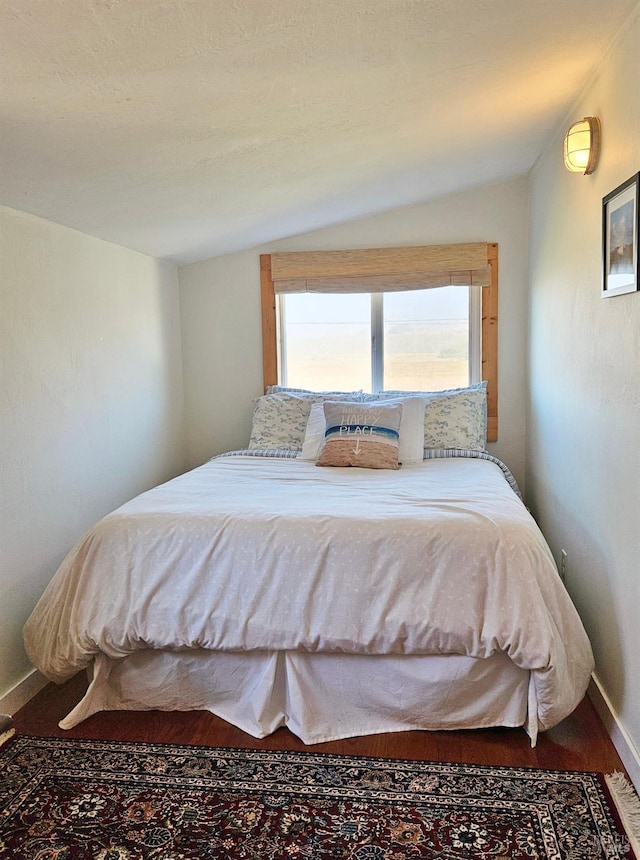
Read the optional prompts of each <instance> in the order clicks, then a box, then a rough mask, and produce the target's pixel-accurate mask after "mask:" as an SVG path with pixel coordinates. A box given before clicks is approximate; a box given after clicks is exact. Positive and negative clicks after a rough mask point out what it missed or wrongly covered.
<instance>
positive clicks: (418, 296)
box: [277, 286, 481, 391]
mask: <svg viewBox="0 0 640 860" xmlns="http://www.w3.org/2000/svg"><path fill="white" fill-rule="evenodd" d="M480 289H481V288H480V287H458V286H448V287H436V288H433V289H428V290H408V291H396V292H390V293H377V292H376V293H351V294H345V293H287V294H283V295H280V296H278V301H277V313H278V320H277V329H278V370H279V372H278V378H279V382H280V384H282V385H289V386H291V387H294V388H310V389H312V390H325V391H332V390H333V391H335V390H338V389H344V390H348V391H351V390H356V389H359V388H362V389H364V390H365V391H381V390H383V389H405V390H433V391H435V390H439V389H443V388H457V387H462V386H465V385H468V384H469V383H470V382H478V381H479V380H480V326H481V314H480Z"/></svg>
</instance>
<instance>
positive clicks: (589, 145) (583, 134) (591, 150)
mask: <svg viewBox="0 0 640 860" xmlns="http://www.w3.org/2000/svg"><path fill="white" fill-rule="evenodd" d="M599 157H600V120H599V119H598V117H597V116H585V118H584V119H583V120H581V121H580V122H574V124H573V125H572V126H571V128H570V129H569V131H568V132H567V133H566V134H565V136H564V166H565V167H566V168H567V170H571V171H572V172H573V173H585V174H586V173H593V171H594V170H595V169H596V167H597V165H598V158H599Z"/></svg>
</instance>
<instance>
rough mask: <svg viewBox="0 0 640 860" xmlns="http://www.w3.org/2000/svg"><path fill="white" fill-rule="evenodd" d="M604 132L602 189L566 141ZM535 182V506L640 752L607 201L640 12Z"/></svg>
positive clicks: (634, 396)
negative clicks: (577, 126)
mask: <svg viewBox="0 0 640 860" xmlns="http://www.w3.org/2000/svg"><path fill="white" fill-rule="evenodd" d="M589 115H597V116H599V117H600V118H601V121H602V158H601V161H600V165H599V167H598V169H597V170H596V172H595V173H594V174H593V175H591V176H582V175H580V174H569V173H568V172H567V171H566V170H564V168H563V166H562V155H561V153H562V134H563V132H564V130H565V127H568V126H569V125H570V124H571V123H572V122H575V121H576V120H577V119H582V117H583V116H589ZM565 127H563V129H561V130H559V132H558V134H557V136H556V139H555V140H554V141H553V144H552V146H551V147H550V148H549V149H548V151H547V152H546V154H545V156H544V157H543V158H542V159H541V161H540V163H539V164H538V165H537V166H536V168H535V169H534V171H533V173H532V176H531V191H530V194H531V203H530V206H531V236H530V265H531V274H530V278H531V285H530V293H531V299H530V334H529V341H530V358H529V363H530V392H531V400H530V406H529V414H528V435H529V441H528V452H527V498H528V501H529V503H530V504H531V506H532V510H533V513H534V514H535V515H536V517H537V519H538V521H539V522H540V524H541V527H542V530H543V532H544V533H545V535H546V536H547V538H548V540H549V542H550V544H551V548H552V550H553V551H554V553H555V555H556V559H558V558H559V555H560V551H561V549H563V548H564V549H565V550H566V551H567V553H568V575H567V583H568V588H569V591H570V592H571V594H572V596H573V598H574V600H575V602H576V604H577V606H578V609H579V611H580V613H581V615H582V618H583V619H584V622H585V625H586V627H587V630H588V633H589V635H590V637H591V641H592V643H593V647H594V651H595V656H596V664H597V668H596V672H597V676H598V678H599V681H600V683H601V685H602V687H603V689H604V692H605V694H606V696H607V697H608V698H609V700H610V702H611V704H612V705H613V709H614V711H615V712H617V714H618V716H619V719H620V724H621V727H622V729H623V731H626V732H627V734H628V736H629V738H630V739H631V741H632V743H633V745H634V746H635V748H636V750H638V749H640V672H639V671H638V665H639V664H638V661H639V655H640V623H639V622H640V294H638V293H634V294H631V295H623V296H617V297H611V298H601V296H600V286H601V265H602V263H601V205H602V198H603V197H604V196H605V195H606V194H607V193H608V192H609V191H611V190H613V189H614V188H615V187H617V186H618V185H619V184H620V183H622V182H624V181H625V180H626V179H628V178H629V177H630V176H631V175H632V174H634V173H636V172H637V171H638V170H640V20H639V17H638V11H636V14H635V16H634V17H633V18H632V20H631V22H630V26H629V27H628V28H626V29H625V31H624V32H623V33H622V35H621V36H620V37H619V38H618V40H617V42H616V44H615V45H614V47H613V49H612V51H611V52H610V53H609V55H608V56H607V57H606V58H605V61H604V62H603V63H602V64H601V66H600V70H599V73H598V74H597V76H596V77H595V78H594V79H593V80H592V82H591V84H590V85H589V87H588V88H587V89H586V90H585V92H584V93H583V94H582V95H581V97H580V99H579V101H578V102H577V103H576V105H575V108H574V110H573V111H572V112H571V116H570V117H567V122H566V126H565Z"/></svg>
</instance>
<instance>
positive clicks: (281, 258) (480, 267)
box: [260, 242, 498, 442]
mask: <svg viewBox="0 0 640 860" xmlns="http://www.w3.org/2000/svg"><path fill="white" fill-rule="evenodd" d="M465 274H466V277H467V278H468V280H466V281H465V280H463V277H464V275H465ZM260 282H261V294H262V356H263V378H264V385H265V390H266V387H267V386H268V385H275V384H276V383H277V382H278V347H277V325H276V294H278V293H286V292H309V291H312V292H313V291H315V292H322V293H326V292H345V293H346V292H367V293H369V292H390V291H392V290H394V289H395V290H407V289H424V288H425V287H438V286H449V285H450V284H455V285H457V286H468V285H478V284H479V285H481V286H482V287H483V289H482V379H486V380H487V440H488V441H489V442H495V441H497V439H498V245H497V244H495V243H486V242H473V243H466V244H455V245H425V246H417V247H405V248H375V249H369V250H364V251H357V250H356V251H301V252H298V251H289V252H285V253H279V254H262V255H261V256H260ZM321 284H322V286H321ZM365 284H366V285H365ZM374 284H375V285H376V286H373V285H374ZM327 285H333V287H334V288H333V289H328V288H327Z"/></svg>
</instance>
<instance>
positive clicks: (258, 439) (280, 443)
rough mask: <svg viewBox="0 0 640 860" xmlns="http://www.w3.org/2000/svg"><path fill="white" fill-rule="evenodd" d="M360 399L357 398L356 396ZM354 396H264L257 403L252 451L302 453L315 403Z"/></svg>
mask: <svg viewBox="0 0 640 860" xmlns="http://www.w3.org/2000/svg"><path fill="white" fill-rule="evenodd" d="M356 396H357V395H356ZM353 399H354V396H353V394H331V395H328V394H304V395H303V394H290V393H287V392H278V393H276V394H265V395H263V396H262V397H258V398H256V400H254V406H253V421H252V423H251V438H250V439H249V446H248V447H249V448H281V449H287V450H293V451H300V450H301V449H302V443H303V442H304V434H305V430H306V429H307V421H308V420H309V412H310V411H311V405H312V404H313V403H323V402H324V401H325V400H353Z"/></svg>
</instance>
